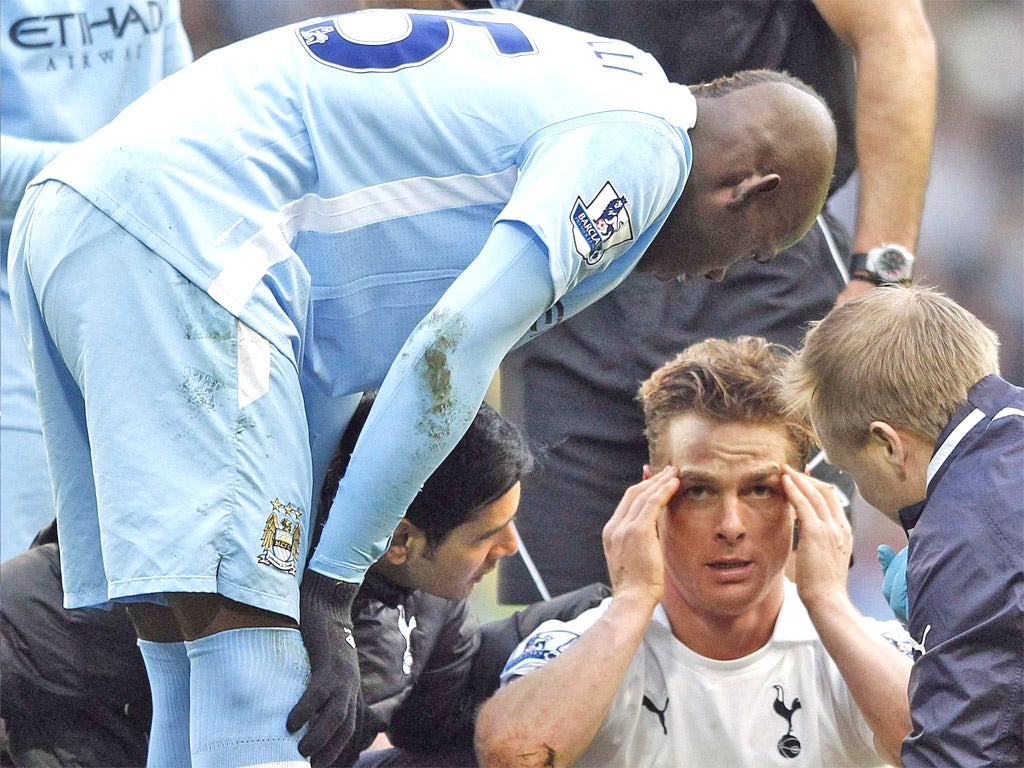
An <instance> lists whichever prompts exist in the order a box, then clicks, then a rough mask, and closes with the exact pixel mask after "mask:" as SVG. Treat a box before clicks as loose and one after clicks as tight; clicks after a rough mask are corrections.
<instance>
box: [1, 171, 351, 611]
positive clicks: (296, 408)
mask: <svg viewBox="0 0 1024 768" xmlns="http://www.w3.org/2000/svg"><path fill="white" fill-rule="evenodd" d="M19 218H20V219H27V221H19V222H18V223H17V224H16V227H15V235H14V237H13V239H12V244H11V259H12V261H11V291H12V296H13V302H14V307H15V312H16V315H17V318H18V322H19V325H20V326H21V327H22V330H23V333H25V334H26V336H27V338H28V343H29V353H30V355H31V357H32V359H33V363H34V366H35V370H36V379H37V386H38V393H39V402H40V411H41V414H42V421H43V435H44V438H45V440H46V449H47V454H48V457H49V460H50V466H51V472H52V474H53V478H54V488H55V496H56V502H57V518H58V531H59V535H60V542H61V549H62V552H61V556H62V557H61V560H62V568H63V574H64V591H65V605H66V606H67V607H69V608H74V607H81V606H89V605H97V604H102V603H105V602H107V601H108V600H116V599H125V598H127V599H131V598H133V597H134V598H138V596H147V595H154V594H159V593H164V592H219V593H220V594H222V595H225V596H226V597H229V598H231V599H233V600H237V601H240V602H242V603H246V604H249V605H253V606H256V607H259V608H264V609H266V610H269V611H274V612H276V613H281V614H285V615H287V616H291V617H293V618H297V617H298V580H299V578H300V577H301V573H302V569H303V565H304V564H305V562H306V554H307V549H308V546H309V541H310V533H311V532H312V531H313V528H314V523H315V520H314V513H313V510H312V509H311V498H312V496H313V493H312V488H313V481H312V457H311V452H310V443H309V439H310V438H309V430H308V427H307V417H306V412H305V409H304V406H303V393H302V389H301V385H300V381H299V373H298V364H297V362H296V361H295V360H293V359H290V356H289V355H287V354H285V353H283V352H282V351H281V350H279V349H278V348H276V347H274V346H273V345H272V344H270V343H269V342H268V341H267V340H266V339H265V338H263V337H262V336H260V335H258V334H257V333H255V332H254V331H252V330H251V329H250V328H249V327H247V326H246V325H245V324H243V323H241V322H240V321H238V320H237V319H236V318H235V317H234V316H232V315H231V314H229V313H228V312H227V311H226V310H225V309H223V308H222V307H221V306H220V305H219V304H217V303H216V302H214V301H213V300H212V299H211V298H210V297H209V296H207V295H206V294H205V293H204V292H203V291H201V290H200V289H199V288H197V287H196V286H195V285H194V284H192V283H190V282H188V281H187V280H186V279H185V278H184V277H182V275H181V274H180V273H179V272H178V271H177V270H175V269H174V268H173V267H171V266H170V265H169V264H168V263H167V262H165V261H164V260H163V259H161V258H160V257H159V256H157V255H156V254H154V253H153V252H152V251H150V250H149V249H147V248H146V247H145V246H144V245H142V244H141V243H140V242H139V241H137V240H135V239H134V238H133V237H131V236H130V235H129V234H128V233H127V232H125V231H124V230H123V229H121V228H120V227H119V226H118V225H117V224H115V223H114V222H113V221H112V220H111V219H110V218H108V217H107V216H105V215H104V214H103V213H101V212H100V211H99V210H98V209H96V208H94V207H93V206H92V205H91V204H90V203H88V202H87V201H86V200H84V199H83V198H82V197H81V196H79V195H78V194H77V193H76V192H75V191H74V190H72V189H71V188H70V187H67V186H64V185H61V184H59V183H57V182H48V183H47V184H45V185H43V186H42V187H35V188H32V189H30V191H29V195H28V196H27V197H26V202H25V205H24V206H23V207H22V211H21V215H20V217H19ZM356 399H358V398H356ZM346 420H347V417H345V419H343V420H341V421H339V423H337V424H335V425H333V426H332V428H331V429H330V430H329V433H330V434H329V435H327V443H329V444H331V445H332V446H333V445H336V444H337V441H336V438H337V436H338V435H339V434H340V429H342V428H343V427H344V421H346Z"/></svg>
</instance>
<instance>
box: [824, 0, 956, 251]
mask: <svg viewBox="0 0 1024 768" xmlns="http://www.w3.org/2000/svg"><path fill="white" fill-rule="evenodd" d="M814 2H815V5H816V6H817V7H818V9H819V10H820V11H821V13H822V15H823V16H824V18H825V20H826V21H827V22H828V23H829V25H830V26H831V27H832V28H833V29H834V30H835V31H836V33H837V34H838V35H839V36H840V37H842V38H843V40H844V41H845V42H846V43H847V44H848V45H849V46H850V47H851V48H852V49H853V52H854V56H855V57H856V61H857V106H856V116H855V117H856V137H857V166H858V169H859V172H860V197H859V201H858V208H857V222H856V232H855V234H854V241H853V248H854V250H855V251H866V250H868V249H869V248H872V247H874V246H877V245H881V244H882V243H898V244H901V245H904V246H906V247H907V248H910V249H914V248H915V247H916V245H917V239H918V234H919V232H920V226H921V215H922V212H923V210H924V200H925V190H926V187H927V185H928V173H929V168H930V165H931V156H932V144H933V139H934V132H935V109H936V106H935V105H936V91H937V82H938V64H937V56H936V51H935V40H934V38H933V36H932V32H931V28H930V26H929V24H928V21H927V18H926V17H925V15H924V11H923V9H922V7H921V4H920V3H919V2H918V1H917V0H884V1H883V2H877V1H876V0H871V1H870V2H851V1H850V0H814Z"/></svg>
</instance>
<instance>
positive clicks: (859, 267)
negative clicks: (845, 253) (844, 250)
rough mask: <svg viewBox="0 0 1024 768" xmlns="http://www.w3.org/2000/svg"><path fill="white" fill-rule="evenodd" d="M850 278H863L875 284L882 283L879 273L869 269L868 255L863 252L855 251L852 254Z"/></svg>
mask: <svg viewBox="0 0 1024 768" xmlns="http://www.w3.org/2000/svg"><path fill="white" fill-rule="evenodd" d="M850 279H851V280H863V281H864V282H866V283H872V284H873V285H880V284H881V281H880V280H879V279H878V275H875V274H874V273H872V272H869V271H868V255H867V253H863V252H861V253H854V254H853V255H852V256H850Z"/></svg>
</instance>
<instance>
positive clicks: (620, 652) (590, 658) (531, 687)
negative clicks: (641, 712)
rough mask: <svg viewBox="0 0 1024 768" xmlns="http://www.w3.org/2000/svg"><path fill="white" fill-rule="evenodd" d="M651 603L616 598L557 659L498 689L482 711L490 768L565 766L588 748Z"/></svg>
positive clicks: (481, 755) (480, 742) (480, 733)
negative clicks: (605, 611) (504, 767)
mask: <svg viewBox="0 0 1024 768" xmlns="http://www.w3.org/2000/svg"><path fill="white" fill-rule="evenodd" d="M653 609H654V604H652V603H650V602H649V601H647V600H642V599H634V598H632V597H631V596H630V595H618V596H616V597H615V598H614V599H613V600H612V603H611V605H610V606H609V608H608V611H607V613H605V614H604V616H602V617H601V618H600V619H599V620H598V621H597V622H596V623H595V624H594V625H593V626H592V627H590V629H588V630H587V631H586V632H585V633H584V634H583V635H582V636H580V637H579V639H577V640H575V641H574V642H573V643H572V645H571V646H570V647H569V648H568V649H567V650H566V651H565V652H564V653H562V654H561V655H560V656H558V657H557V658H555V659H553V660H551V661H550V662H548V663H547V664H545V665H544V666H543V667H541V668H540V669H537V670H535V671H533V672H530V673H529V674H527V675H524V676H523V677H520V678H518V679H516V680H514V681H513V682H512V683H510V684H509V685H507V686H506V687H505V688H503V689H501V690H499V691H498V692H497V693H496V694H495V695H494V696H493V697H492V698H491V699H490V700H489V701H488V702H487V703H485V704H484V706H483V708H482V709H481V710H480V714H479V716H478V718H477V724H476V749H477V757H478V759H479V760H480V764H481V765H483V766H487V767H488V768H501V767H503V766H515V768H531V767H532V766H567V765H571V764H572V763H573V762H575V761H576V760H577V759H578V758H579V756H580V755H581V754H583V752H584V751H585V750H586V748H587V747H588V746H589V744H590V742H591V740H592V739H593V738H594V735H595V734H596V733H597V731H598V728H599V727H600V726H601V723H602V722H603V720H604V718H605V715H606V714H607V712H608V708H609V707H610V706H611V703H612V700H613V699H614V698H615V694H616V692H617V691H618V688H619V685H620V683H621V682H622V679H623V677H624V676H625V674H626V671H627V669H628V668H629V665H630V662H631V661H632V660H633V657H634V656H635V655H636V652H637V648H639V646H640V642H641V640H642V639H643V636H644V633H645V632H646V630H647V626H648V624H649V623H650V620H651V614H652V613H653Z"/></svg>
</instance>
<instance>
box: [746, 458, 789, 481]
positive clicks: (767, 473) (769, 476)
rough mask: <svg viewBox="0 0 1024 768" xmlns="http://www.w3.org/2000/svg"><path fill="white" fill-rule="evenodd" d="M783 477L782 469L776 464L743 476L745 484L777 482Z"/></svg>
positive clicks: (773, 463)
mask: <svg viewBox="0 0 1024 768" xmlns="http://www.w3.org/2000/svg"><path fill="white" fill-rule="evenodd" d="M781 477H782V467H781V466H780V465H778V464H776V463H775V462H772V463H771V464H769V465H766V466H764V467H759V468H758V469H755V470H751V471H750V472H748V473H747V474H745V475H744V476H743V480H744V482H747V483H751V482H757V481H758V480H777V479H779V478H781Z"/></svg>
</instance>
